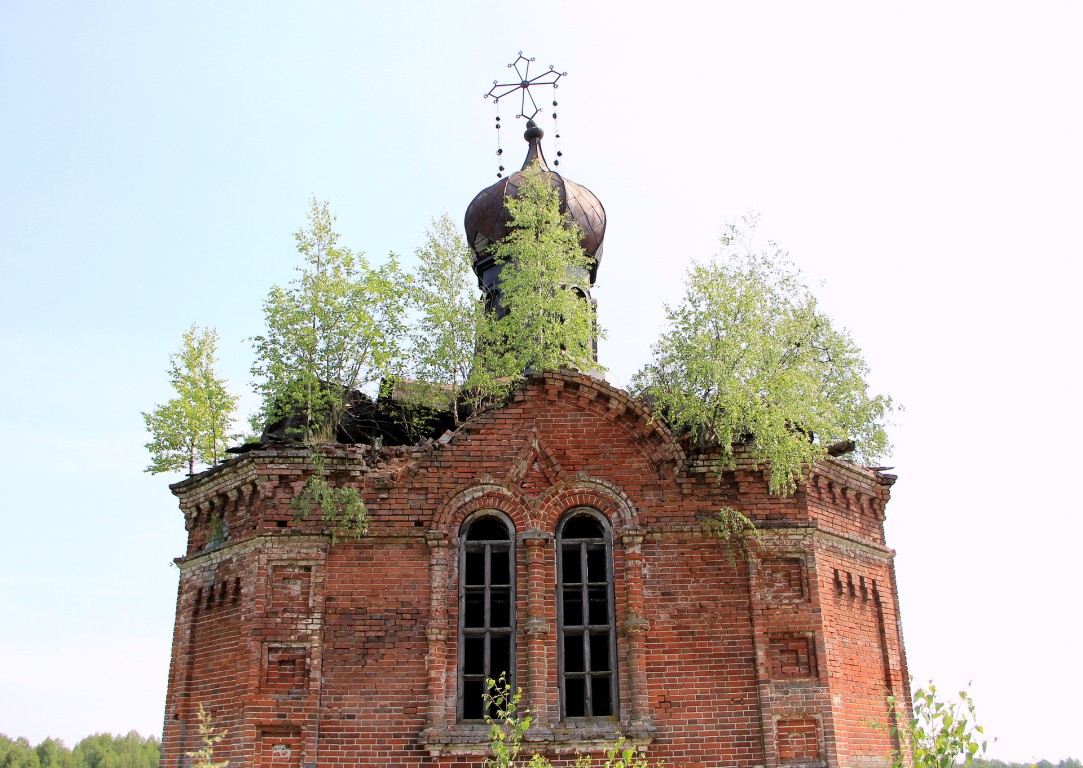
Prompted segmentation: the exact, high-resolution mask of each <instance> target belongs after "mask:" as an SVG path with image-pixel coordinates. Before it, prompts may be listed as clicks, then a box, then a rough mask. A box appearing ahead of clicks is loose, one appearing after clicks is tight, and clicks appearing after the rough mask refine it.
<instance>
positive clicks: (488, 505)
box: [432, 483, 531, 538]
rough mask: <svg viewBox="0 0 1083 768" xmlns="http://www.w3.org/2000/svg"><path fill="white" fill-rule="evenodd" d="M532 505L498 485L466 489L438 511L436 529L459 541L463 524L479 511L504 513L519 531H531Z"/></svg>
mask: <svg viewBox="0 0 1083 768" xmlns="http://www.w3.org/2000/svg"><path fill="white" fill-rule="evenodd" d="M529 508H530V507H529V503H528V502H527V500H526V499H524V498H523V496H522V495H521V494H519V493H517V492H515V491H513V490H511V489H509V488H505V487H504V486H502V485H496V484H495V483H483V484H478V485H472V486H470V487H468V488H464V489H462V490H460V491H458V492H456V493H455V494H454V495H452V496H451V497H450V498H449V499H448V500H447V501H446V502H444V504H442V505H441V506H440V508H439V509H437V510H436V514H435V515H434V516H433V522H432V526H433V529H434V530H436V531H439V532H441V533H443V534H446V535H448V536H450V537H452V538H457V537H458V534H459V531H460V529H461V527H462V524H463V522H464V521H465V520H466V519H467V518H468V517H470V515H472V514H474V513H475V512H478V511H479V510H494V511H497V512H501V513H503V514H504V515H507V517H508V518H509V519H510V520H511V523H512V525H513V526H514V527H515V530H516V531H525V530H528V529H529V528H530V527H531V520H530V512H529Z"/></svg>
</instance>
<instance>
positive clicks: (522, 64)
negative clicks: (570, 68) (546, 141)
mask: <svg viewBox="0 0 1083 768" xmlns="http://www.w3.org/2000/svg"><path fill="white" fill-rule="evenodd" d="M533 61H534V59H528V58H527V57H525V56H523V52H522V51H519V58H517V59H516V60H515V61H513V62H512V63H511V64H509V65H508V69H514V70H515V74H516V75H518V76H519V81H518V82H515V83H498V82H497V81H496V80H493V87H492V88H490V89H489V92H488V93H486V94H485V98H487V99H492V100H493V103H494V104H499V103H500V100H501V99H502V98H504V97H505V96H510V95H511V94H513V93H515V92H516V91H520V101H519V114H517V115H516V117H525V118H526V119H527V120H533V119H534V118H535V117H537V115H538V113H539V112H541V110H542V108H541V107H539V106H538V102H536V101H535V100H534V94H533V93H531V92H530V89H531V88H535V87H537V86H541V85H550V86H552V87H553V88H556V87H557V81H558V80H560V78H562V77H564V76H565V75H567V74H568V73H567V72H557V71H556V69H555V68H554V67H553V66H552V65H551V64H550V65H549V69H548V70H547V71H545V72H542V73H541V74H540V75H535V76H534V77H531V76H530V65H531V63H532V62H533ZM527 101H529V102H530V106H529V107H527V105H526V103H527ZM553 105H554V106H556V101H555V100H554V101H553ZM528 109H529V110H530V112H529V114H528V113H527V110H528ZM554 117H556V115H554Z"/></svg>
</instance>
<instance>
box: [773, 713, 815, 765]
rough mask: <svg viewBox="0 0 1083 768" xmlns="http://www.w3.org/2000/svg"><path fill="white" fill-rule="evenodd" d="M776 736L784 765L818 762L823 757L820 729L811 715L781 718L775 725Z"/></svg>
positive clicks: (780, 759)
mask: <svg viewBox="0 0 1083 768" xmlns="http://www.w3.org/2000/svg"><path fill="white" fill-rule="evenodd" d="M775 738H776V740H777V744H778V760H779V762H780V763H781V764H783V765H792V764H794V763H818V762H820V761H821V760H822V759H823V753H822V752H821V751H820V729H819V727H818V726H817V724H816V720H814V719H813V718H811V717H801V718H794V719H792V720H779V721H778V724H777V725H776V727H775Z"/></svg>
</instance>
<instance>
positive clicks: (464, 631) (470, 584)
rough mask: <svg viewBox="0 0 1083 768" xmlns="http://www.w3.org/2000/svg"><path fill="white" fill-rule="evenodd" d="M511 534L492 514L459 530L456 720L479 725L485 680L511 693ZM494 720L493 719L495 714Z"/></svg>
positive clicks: (499, 517) (478, 516)
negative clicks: (501, 683)
mask: <svg viewBox="0 0 1083 768" xmlns="http://www.w3.org/2000/svg"><path fill="white" fill-rule="evenodd" d="M513 541H514V528H513V527H512V524H511V521H510V520H508V519H507V518H506V517H504V516H503V515H500V514H498V513H496V512H480V513H478V514H476V515H474V516H473V517H471V518H469V519H468V520H467V521H466V522H465V523H464V524H463V531H462V537H461V545H460V547H459V718H460V719H461V720H482V719H483V718H484V717H485V711H484V704H483V699H482V696H483V695H484V693H485V680H486V678H492V679H494V680H495V679H497V678H499V677H500V675H501V674H505V673H506V674H507V679H508V683H509V684H510V685H511V686H512V689H513V690H514V688H515V680H514V677H515V558H514V556H513V552H514V551H515V550H514V547H513V546H512V542H513ZM494 714H495V713H494Z"/></svg>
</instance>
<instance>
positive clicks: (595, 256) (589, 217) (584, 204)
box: [466, 121, 605, 283]
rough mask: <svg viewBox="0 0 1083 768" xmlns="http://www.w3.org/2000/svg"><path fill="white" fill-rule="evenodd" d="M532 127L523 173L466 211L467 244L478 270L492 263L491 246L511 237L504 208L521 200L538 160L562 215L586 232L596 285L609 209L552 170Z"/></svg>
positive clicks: (503, 181)
mask: <svg viewBox="0 0 1083 768" xmlns="http://www.w3.org/2000/svg"><path fill="white" fill-rule="evenodd" d="M532 123H533V121H531V123H527V126H528V127H527V131H526V133H525V134H523V135H524V137H525V138H526V140H527V142H528V144H529V145H530V146H529V149H528V150H527V153H526V160H525V161H524V162H523V168H522V170H519V171H516V172H515V173H513V174H511V175H510V176H508V177H507V178H504V179H501V180H500V181H498V182H497V183H496V184H493V185H492V186H491V187H487V188H486V189H483V190H481V192H479V193H478V194H477V196H476V197H475V198H474V200H473V202H471V203H470V206H469V207H468V208H467V209H466V240H467V242H468V243H470V246H471V248H473V249H474V265H475V269H477V268H478V267H480V266H481V263H482V262H486V261H489V260H490V259H491V256H490V255H489V253H488V248H489V246H491V245H492V244H493V243H496V242H499V241H500V240H502V239H503V238H504V236H505V235H507V234H508V209H507V208H506V207H505V205H504V200H505V199H506V198H508V197H518V195H519V185H520V184H521V183H522V179H523V171H524V170H526V169H527V168H528V167H529V166H530V165H531V164H532V163H533V162H534V161H535V160H537V162H538V163H539V164H540V165H541V167H542V173H543V174H544V176H545V178H546V179H548V181H549V183H550V184H552V185H553V188H554V189H556V190H557V192H558V193H559V195H560V210H561V212H567V213H570V214H571V216H572V219H574V220H575V222H576V223H577V224H579V227H580V229H582V231H583V237H582V239H581V240H580V241H579V243H580V245H582V246H583V250H584V251H585V252H586V254H587V256H589V257H590V258H591V259H592V260H593V262H594V263H593V265H592V266H591V270H590V281H591V283H593V282H594V280H595V278H596V277H597V274H598V263H599V262H600V261H601V260H602V240H603V239H604V238H605V208H603V207H602V203H601V201H600V200H598V198H597V197H595V195H594V193H593V192H591V191H590V190H589V189H587V188H586V187H584V186H583V185H581V184H576V183H575V182H574V181H570V180H568V179H565V178H564V177H563V176H561V175H560V174H559V173H557V172H555V171H553V170H550V168H549V165H548V164H547V163H546V162H545V156H544V155H543V154H542V149H541V138H542V130H541V128H538V127H537V126H536V125H532Z"/></svg>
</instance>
